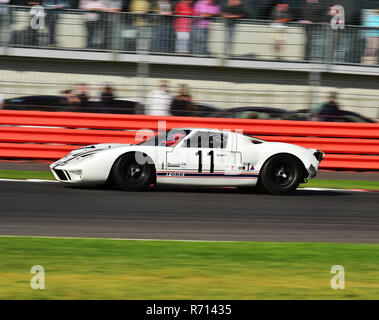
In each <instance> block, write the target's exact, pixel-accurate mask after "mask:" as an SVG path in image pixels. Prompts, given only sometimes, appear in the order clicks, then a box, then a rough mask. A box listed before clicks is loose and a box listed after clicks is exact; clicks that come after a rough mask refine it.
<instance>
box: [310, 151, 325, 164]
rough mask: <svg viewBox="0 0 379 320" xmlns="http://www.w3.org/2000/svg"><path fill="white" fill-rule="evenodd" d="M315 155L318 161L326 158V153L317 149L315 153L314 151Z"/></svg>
mask: <svg viewBox="0 0 379 320" xmlns="http://www.w3.org/2000/svg"><path fill="white" fill-rule="evenodd" d="M313 155H314V157H315V158H316V159H317V161H318V162H321V161H322V160H324V155H325V153H324V152H322V151H320V150H317V151H316V152H315V153H313Z"/></svg>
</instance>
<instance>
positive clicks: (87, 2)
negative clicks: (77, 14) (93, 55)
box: [79, 0, 106, 49]
mask: <svg viewBox="0 0 379 320" xmlns="http://www.w3.org/2000/svg"><path fill="white" fill-rule="evenodd" d="M79 8H80V9H82V10H85V11H86V12H85V13H84V17H85V20H86V27H87V48H89V49H96V48H97V49H98V48H101V46H102V45H103V43H102V42H103V39H102V37H101V32H102V30H101V29H102V25H103V22H104V19H103V13H104V11H105V10H106V5H105V1H104V0H80V3H79Z"/></svg>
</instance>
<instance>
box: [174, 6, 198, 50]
mask: <svg viewBox="0 0 379 320" xmlns="http://www.w3.org/2000/svg"><path fill="white" fill-rule="evenodd" d="M193 13H194V12H193V8H192V1H190V0H181V1H179V2H178V4H177V5H176V8H175V15H176V16H193ZM191 23H192V19H191V18H186V17H183V18H182V17H179V18H176V19H175V21H174V29H175V32H176V45H175V50H176V52H178V53H188V52H189V46H188V44H189V40H190V34H191Z"/></svg>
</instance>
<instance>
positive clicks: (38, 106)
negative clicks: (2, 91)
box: [3, 95, 143, 114]
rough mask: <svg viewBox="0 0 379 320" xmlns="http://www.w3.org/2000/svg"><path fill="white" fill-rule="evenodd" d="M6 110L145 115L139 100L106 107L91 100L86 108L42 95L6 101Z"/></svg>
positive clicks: (121, 101) (125, 101)
mask: <svg viewBox="0 0 379 320" xmlns="http://www.w3.org/2000/svg"><path fill="white" fill-rule="evenodd" d="M3 109H4V110H25V111H27V110H29V111H68V112H95V113H116V114H143V106H142V104H140V103H139V102H138V101H137V99H131V100H128V99H119V98H116V99H115V100H113V101H112V102H111V103H110V104H108V105H106V106H104V105H102V103H101V102H100V100H99V99H90V100H89V101H88V103H87V104H86V105H85V106H82V105H80V104H78V103H70V101H69V100H68V98H67V97H65V96H53V95H40V96H24V97H17V98H12V99H6V100H5V101H4V106H3Z"/></svg>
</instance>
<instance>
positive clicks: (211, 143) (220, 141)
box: [185, 132, 227, 149]
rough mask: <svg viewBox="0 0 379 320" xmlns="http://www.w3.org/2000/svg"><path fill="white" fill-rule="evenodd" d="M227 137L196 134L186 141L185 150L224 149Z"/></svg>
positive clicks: (205, 133) (216, 134) (215, 133)
mask: <svg viewBox="0 0 379 320" xmlns="http://www.w3.org/2000/svg"><path fill="white" fill-rule="evenodd" d="M226 142H227V135H225V134H223V133H218V132H197V133H196V134H194V135H193V136H192V137H191V138H190V139H187V140H186V143H185V147H187V148H210V149H224V148H225V147H226Z"/></svg>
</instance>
